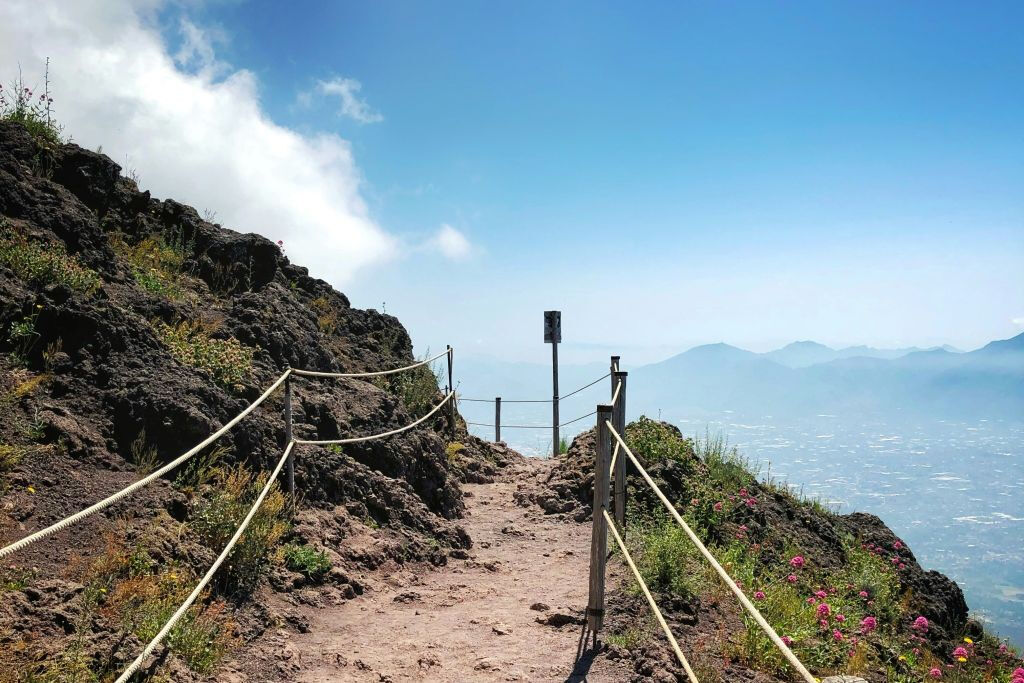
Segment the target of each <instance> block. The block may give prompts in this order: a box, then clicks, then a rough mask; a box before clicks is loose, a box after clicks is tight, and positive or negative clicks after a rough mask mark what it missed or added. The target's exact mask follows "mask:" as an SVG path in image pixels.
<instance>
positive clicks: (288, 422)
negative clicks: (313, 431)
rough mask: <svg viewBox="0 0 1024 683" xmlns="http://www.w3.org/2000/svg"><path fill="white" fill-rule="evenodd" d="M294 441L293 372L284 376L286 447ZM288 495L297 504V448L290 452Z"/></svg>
mask: <svg viewBox="0 0 1024 683" xmlns="http://www.w3.org/2000/svg"><path fill="white" fill-rule="evenodd" d="M291 442H292V376H291V373H289V374H288V376H287V377H285V378H284V447H285V448H288V444H290V443H291ZM287 467H288V477H287V479H288V484H287V486H288V495H289V496H290V497H291V504H292V505H294V504H295V449H294V448H293V449H292V452H291V453H289V454H288V464H287Z"/></svg>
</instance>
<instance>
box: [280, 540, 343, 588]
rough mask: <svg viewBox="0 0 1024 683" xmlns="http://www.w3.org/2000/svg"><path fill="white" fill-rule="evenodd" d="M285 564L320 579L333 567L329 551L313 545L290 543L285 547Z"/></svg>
mask: <svg viewBox="0 0 1024 683" xmlns="http://www.w3.org/2000/svg"><path fill="white" fill-rule="evenodd" d="M284 565H285V566H286V567H288V569H291V570H292V571H294V572H300V573H301V574H304V575H305V576H306V577H308V578H310V579H313V580H314V581H319V580H320V579H321V578H323V576H324V574H326V573H327V572H328V571H330V569H331V560H330V559H329V558H328V557H327V553H325V552H323V551H322V550H317V549H316V548H313V547H312V546H309V545H305V544H301V545H300V544H298V543H289V544H288V545H286V546H285V547H284Z"/></svg>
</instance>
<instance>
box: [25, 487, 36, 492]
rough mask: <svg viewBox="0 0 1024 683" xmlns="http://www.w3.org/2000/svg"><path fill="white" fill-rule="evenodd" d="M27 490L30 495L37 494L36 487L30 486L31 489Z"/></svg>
mask: <svg viewBox="0 0 1024 683" xmlns="http://www.w3.org/2000/svg"><path fill="white" fill-rule="evenodd" d="M27 490H28V492H29V493H35V492H36V489H35V487H34V486H29V487H28V488H27Z"/></svg>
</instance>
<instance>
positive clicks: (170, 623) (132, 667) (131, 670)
mask: <svg viewBox="0 0 1024 683" xmlns="http://www.w3.org/2000/svg"><path fill="white" fill-rule="evenodd" d="M294 447H295V442H294V441H292V442H290V443H289V444H288V446H286V447H285V449H284V453H283V454H282V455H281V458H280V459H279V460H278V461H277V466H276V467H275V468H274V471H273V473H272V474H271V475H270V477H268V478H267V483H266V484H265V485H264V486H263V490H262V491H260V495H259V496H257V498H256V502H254V503H253V505H252V507H251V508H250V509H249V513H248V514H247V515H246V516H245V519H243V520H242V523H241V524H239V525H238V529H236V530H235V533H234V535H233V536H232V537H231V540H229V541H228V543H227V545H226V546H224V550H222V551H221V553H220V555H218V556H217V559H216V560H214V562H213V564H212V565H210V568H209V569H208V570H206V574H204V575H203V578H202V579H200V581H199V583H198V584H196V587H195V588H193V589H192V592H191V593H189V596H188V597H187V598H185V602H183V603H181V606H180V607H178V609H177V610H176V611H175V612H174V614H172V615H171V618H170V619H168V620H167V623H165V624H164V625H163V628H161V629H160V631H159V632H158V633H157V634H156V635H155V636H154V637H153V639H152V640H151V641H149V643H148V644H147V645H146V647H145V648H144V649H143V650H142V652H141V653H140V654H139V656H138V657H136V658H135V661H133V662H132V663H131V664H129V665H128V668H127V669H125V670H124V671H123V672H122V673H121V675H120V676H118V677H117V681H116V683H125V682H126V681H127V680H128V679H130V678H131V677H132V676H133V675H135V673H136V672H137V671H138V670H139V669H140V668H142V665H143V664H144V663H145V661H146V659H148V658H149V656H150V655H151V654H153V650H155V649H156V648H157V646H158V645H159V644H160V643H161V642H162V641H163V639H164V638H166V637H167V634H168V633H170V632H171V629H173V628H174V626H175V625H176V624H177V623H178V621H179V620H180V619H181V618H182V617H183V616H184V615H185V612H187V611H188V609H189V608H190V607H191V606H192V604H193V603H194V602H195V601H196V600H197V599H198V598H199V596H200V595H201V594H202V592H203V591H204V590H205V589H206V587H207V586H208V585H209V583H210V581H211V580H213V575H214V574H216V573H217V570H218V569H220V566H221V565H222V564H224V560H226V559H227V558H228V555H230V554H231V551H232V550H233V549H234V547H235V544H236V543H238V539H240V538H241V537H242V534H244V533H245V530H246V529H247V528H249V524H250V523H251V522H252V518H253V517H255V516H256V512H257V511H258V510H259V509H260V506H261V505H262V504H263V500H264V499H265V498H266V497H267V494H268V493H270V489H271V487H272V486H273V484H274V482H275V481H276V480H277V477H278V475H280V474H281V469H282V468H283V467H284V464H285V462H286V461H287V460H288V456H289V455H291V452H292V448H294Z"/></svg>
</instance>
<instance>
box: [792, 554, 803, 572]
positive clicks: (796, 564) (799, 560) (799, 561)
mask: <svg viewBox="0 0 1024 683" xmlns="http://www.w3.org/2000/svg"><path fill="white" fill-rule="evenodd" d="M789 566H790V567H793V568H794V569H800V568H802V567H803V566H804V558H803V556H801V555H797V556H796V557H794V558H793V559H791V560H790V561H789Z"/></svg>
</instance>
